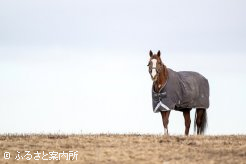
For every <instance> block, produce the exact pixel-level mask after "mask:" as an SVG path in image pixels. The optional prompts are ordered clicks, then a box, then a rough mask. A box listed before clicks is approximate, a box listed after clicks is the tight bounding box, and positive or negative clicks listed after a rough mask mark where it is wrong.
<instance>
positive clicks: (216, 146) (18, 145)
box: [0, 134, 246, 164]
mask: <svg viewBox="0 0 246 164" xmlns="http://www.w3.org/2000/svg"><path fill="white" fill-rule="evenodd" d="M0 149H1V152H0V163H1V164H10V163H18V164H22V163H29V164H33V163H37V164H42V163H58V164H62V163H78V164H81V163H89V164H90V163H100V164H101V163H127V164H128V163H146V164H150V163H161V164H171V163H206V164H207V163H246V136H243V135H232V136H189V137H185V136H168V137H167V136H161V135H136V134H132V135H114V134H101V135H1V136H0Z"/></svg>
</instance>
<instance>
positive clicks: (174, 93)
mask: <svg viewBox="0 0 246 164" xmlns="http://www.w3.org/2000/svg"><path fill="white" fill-rule="evenodd" d="M167 69H168V79H167V82H166V84H165V85H164V87H163V88H161V90H160V92H155V91H154V86H153V87H152V105H153V111H154V112H155V113H157V112H160V111H168V110H172V109H173V110H181V111H182V109H184V108H208V107H209V84H208V80H207V79H206V78H205V77H204V76H202V75H201V74H199V73H197V72H191V71H181V72H176V71H173V70H172V69H169V68H167Z"/></svg>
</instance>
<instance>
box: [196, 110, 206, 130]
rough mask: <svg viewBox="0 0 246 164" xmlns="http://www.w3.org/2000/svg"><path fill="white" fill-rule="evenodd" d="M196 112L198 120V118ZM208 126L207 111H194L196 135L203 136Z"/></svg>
mask: <svg viewBox="0 0 246 164" xmlns="http://www.w3.org/2000/svg"><path fill="white" fill-rule="evenodd" d="M198 112H200V113H199V118H198ZM207 126H208V118H207V110H206V109H201V108H200V109H196V114H195V119H194V131H195V132H196V131H197V134H204V132H205V130H206V129H207Z"/></svg>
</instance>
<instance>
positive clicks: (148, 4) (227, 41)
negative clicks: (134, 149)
mask: <svg viewBox="0 0 246 164" xmlns="http://www.w3.org/2000/svg"><path fill="white" fill-rule="evenodd" d="M245 9H246V2H245V1H243V0H206V1H205V0H204V1H195V0H188V1H181V0H172V1H167V0H151V1H146V0H143V1H140V0H135V1H130V0H124V1H123V0H122V1H121V0H120V1H115V0H106V1H99V0H83V1H79V0H73V1H68V0H52V1H50V0H49V1H48V0H42V1H41V0H38V1H32V0H22V1H18V0H11V1H7V0H0V115H1V116H0V117H1V119H0V124H1V129H0V133H15V132H17V133H26V132H34V133H39V132H46V133H49V132H64V133H72V132H73V133H80V132H83V133H90V132H91V133H100V132H112V133H127V132H129V133H131V132H136V133H138V132H140V133H162V132H163V130H162V129H163V128H162V123H161V117H160V114H154V113H153V112H152V108H151V92H150V90H151V83H152V82H151V79H150V77H149V75H148V71H147V67H146V65H147V62H148V51H149V50H150V49H152V50H153V51H154V52H156V51H157V50H161V52H162V59H163V60H164V62H165V64H166V65H167V66H168V67H170V68H173V69H174V70H177V71H181V70H192V71H198V72H200V73H202V74H203V75H204V76H206V77H207V78H208V80H209V82H210V86H211V107H210V109H209V111H208V119H209V129H208V132H207V133H208V134H238V133H239V134H242V133H243V134H245V133H246V127H245V125H246V119H245V117H244V116H245V115H246V110H245V109H244V108H245V107H244V97H245V96H244V93H245V92H246V87H245V84H246V76H245V75H246V65H245V62H246V46H245V43H246V30H245V29H246V19H245V17H246V10H245ZM232 87H233V88H232ZM193 118H194V110H193V113H192V119H193ZM169 131H170V133H171V134H183V132H184V123H183V116H182V113H179V112H176V111H173V112H172V113H171V115H170V127H169Z"/></svg>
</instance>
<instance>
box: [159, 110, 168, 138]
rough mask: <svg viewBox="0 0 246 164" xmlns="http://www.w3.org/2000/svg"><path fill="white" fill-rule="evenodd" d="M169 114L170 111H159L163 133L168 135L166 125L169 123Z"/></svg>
mask: <svg viewBox="0 0 246 164" xmlns="http://www.w3.org/2000/svg"><path fill="white" fill-rule="evenodd" d="M169 115H170V111H162V112H161V116H162V122H163V126H164V134H165V135H168V127H167V126H168V123H169Z"/></svg>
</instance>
